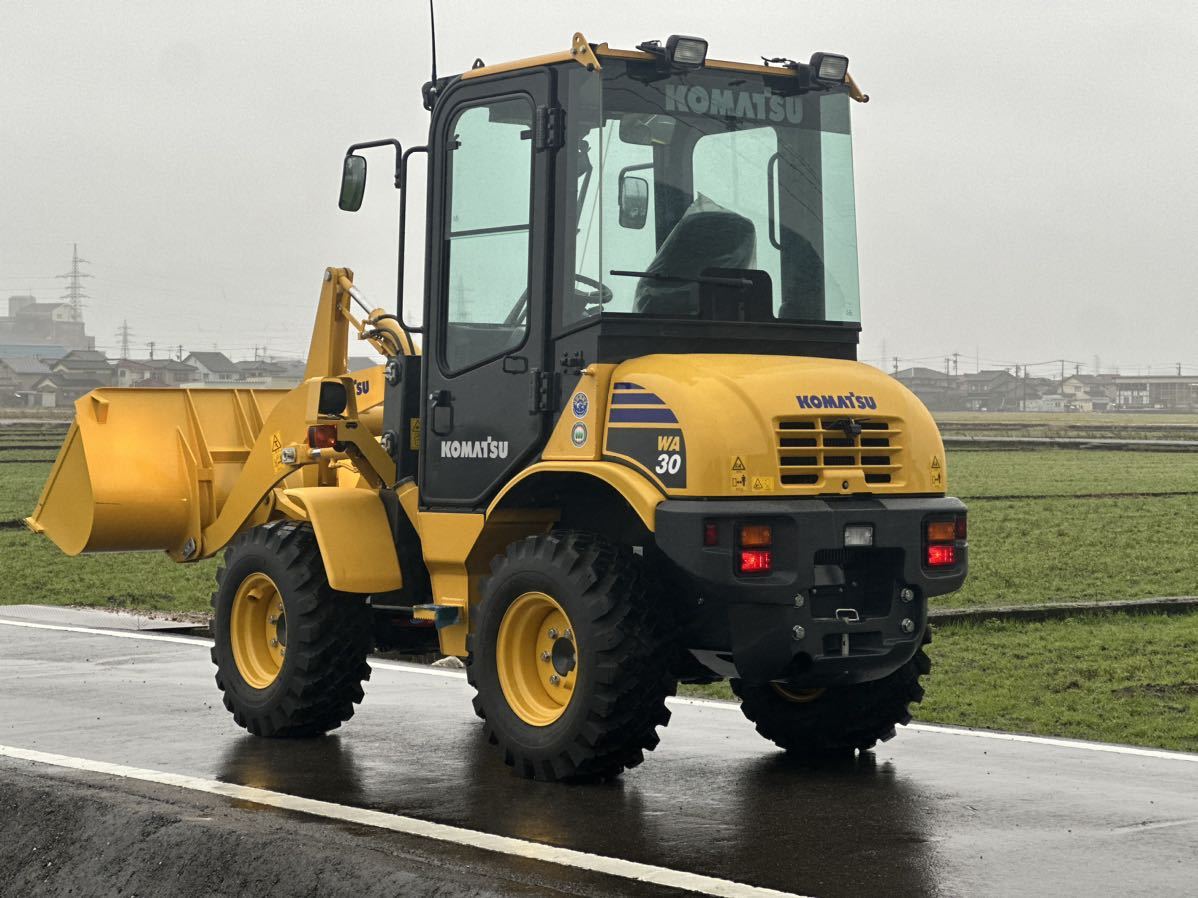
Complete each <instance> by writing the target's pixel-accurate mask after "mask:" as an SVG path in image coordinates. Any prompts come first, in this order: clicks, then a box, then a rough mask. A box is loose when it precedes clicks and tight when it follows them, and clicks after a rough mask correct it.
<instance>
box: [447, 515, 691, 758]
mask: <svg viewBox="0 0 1198 898" xmlns="http://www.w3.org/2000/svg"><path fill="white" fill-rule="evenodd" d="M491 572H492V573H491V576H490V577H489V578H488V579H487V581H486V582H485V584H484V585H483V592H482V596H483V597H482V603H481V605H480V607H479V619H478V626H477V628H476V631H475V633H474V634H473V635H472V637H471V648H472V652H471V656H470V660H469V662H468V666H467V669H466V673H467V678H468V679H469V681H470V684H471V685H472V686H474V688H475V689H476V690H477V693H478V694H477V695H476V696H475V699H474V708H475V711H476V712H477V713H478V715H479V716H480V717H482V718H483V720H484V722H485V723H484V726H485V732H486V736H487V738H488V740H489V741H490V742H491V743H492V744H494V745H497V746H498V747H499V749H500V751H501V752H502V753H503V759H504V761H505V762H506V763H507V764H508V765H509V766H510V767H513V768H514V769H515V771H516V772H517V773H518V774H520V775H521V776H524V777H528V778H530V779H539V780H563V779H579V778H583V779H602V778H607V777H613V776H617V775H618V774H620V773H621V772H622V771H624V770H625V769H627V768H630V767H635V766H637V765H638V764H640V763H641V762H642V761H644V759H645V755H644V753H645V752H646V751H651V750H653V749H654V748H655V747H656V746H657V744H658V741H659V740H658V736H657V727H659V726H664V725H665V724H666V723H667V722H668V721H669V719H670V712H669V710H667V708H666V706H665V700H666V697H667V696H669V695H673V694H674V691H675V688H676V684H675V682H674V680H673V679H672V678H671V677H670V675H669V662H670V654H669V652H670V643H669V642H668V639H667V636H668V634H667V632H666V628H665V626H664V625H663V623H662V617H661V612H660V609H659V608H658V606H657V604H656V596H654V595H652V594H651V593H650V591H649V589H648V587H647V583H648V580H647V578H646V577H645V575H644V571H643V564H642V560H641V559H640V558H639V557H637V556H636V555H634V554H633V553H632V552H631V551H630V550H629V549H628V548H627V547H624V546H617V545H615V544H613V543H610V542H608V541H606V540H604V539H602V538H600V537H598V536H594V535H591V534H586V533H578V532H573V531H565V532H560V533H554V534H551V535H549V536H530V537H527V538H525V539H522V540H519V541H518V542H515V543H512V545H510V546H509V547H508V548H507V551H506V552H505V554H504V555H502V556H499V557H497V558H496V559H495V560H494V561H493V562H492V564H491ZM551 631H552V632H551ZM554 677H556V680H554V679H552V678H554Z"/></svg>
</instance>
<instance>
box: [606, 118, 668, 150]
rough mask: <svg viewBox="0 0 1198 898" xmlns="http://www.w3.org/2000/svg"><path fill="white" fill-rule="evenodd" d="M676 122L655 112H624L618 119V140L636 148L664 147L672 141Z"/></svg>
mask: <svg viewBox="0 0 1198 898" xmlns="http://www.w3.org/2000/svg"><path fill="white" fill-rule="evenodd" d="M677 124H678V120H677V119H676V118H674V117H673V116H669V115H658V114H657V113H655V112H625V113H624V117H623V118H621V119H620V140H622V141H623V142H624V143H632V144H637V145H638V146H644V147H647V146H652V145H654V144H657V145H660V146H664V145H665V144H668V143H669V142H670V141H671V140H673V139H674V126H675V125H677Z"/></svg>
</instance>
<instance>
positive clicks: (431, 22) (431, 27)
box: [428, 0, 437, 84]
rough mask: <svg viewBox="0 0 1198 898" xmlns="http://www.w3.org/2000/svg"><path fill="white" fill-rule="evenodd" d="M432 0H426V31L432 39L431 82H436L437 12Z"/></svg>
mask: <svg viewBox="0 0 1198 898" xmlns="http://www.w3.org/2000/svg"><path fill="white" fill-rule="evenodd" d="M433 3H434V0H428V33H429V37H430V38H432V41H433V79H432V80H433V84H436V83H437V13H436V10H435V9H434V8H433Z"/></svg>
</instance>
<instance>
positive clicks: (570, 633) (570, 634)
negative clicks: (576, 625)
mask: <svg viewBox="0 0 1198 898" xmlns="http://www.w3.org/2000/svg"><path fill="white" fill-rule="evenodd" d="M562 636H564V637H566V639H571V640H572V639H573V638H574V633H573V631H571V630H566V632H564V633H562Z"/></svg>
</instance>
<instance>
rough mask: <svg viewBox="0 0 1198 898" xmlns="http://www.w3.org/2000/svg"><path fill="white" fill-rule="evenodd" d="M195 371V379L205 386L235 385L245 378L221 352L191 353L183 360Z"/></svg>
mask: <svg viewBox="0 0 1198 898" xmlns="http://www.w3.org/2000/svg"><path fill="white" fill-rule="evenodd" d="M183 361H184V362H186V363H187V364H188V365H192V366H194V367H195V369H196V373H197V379H198V380H199V381H200V382H202V383H206V384H226V383H237V382H238V381H240V380H244V379H245V377H244V375H243V374H242V372H241V369H240V368H238V367H237V366H236V365H235V364H233V362H231V361H230V360H229V357H228V356H226V355H225V354H224V353H223V352H192V353H189V354H188V356H187V358H185V359H184V360H183Z"/></svg>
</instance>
